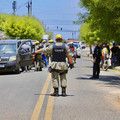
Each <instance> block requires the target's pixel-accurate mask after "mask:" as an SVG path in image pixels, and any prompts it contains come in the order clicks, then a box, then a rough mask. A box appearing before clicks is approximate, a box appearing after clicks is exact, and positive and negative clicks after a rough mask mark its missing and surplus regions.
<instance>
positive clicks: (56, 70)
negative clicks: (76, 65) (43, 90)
mask: <svg viewBox="0 0 120 120" xmlns="http://www.w3.org/2000/svg"><path fill="white" fill-rule="evenodd" d="M55 45H56V46H62V45H63V43H61V42H56V44H55ZM53 46H54V45H51V46H50V47H49V48H46V51H47V52H48V53H49V54H50V55H51V57H53ZM64 49H65V50H66V56H65V59H66V58H67V53H68V52H69V49H68V47H67V46H65V48H64ZM51 59H52V58H51ZM60 59H61V58H60ZM58 61H59V60H58ZM50 68H51V77H52V84H53V88H54V89H56V88H57V89H58V88H59V80H60V83H61V87H62V88H63V89H64V90H65V89H66V87H67V79H66V74H67V71H68V63H67V62H66V61H63V62H57V61H54V60H52V61H51V63H50ZM64 90H63V91H64Z"/></svg>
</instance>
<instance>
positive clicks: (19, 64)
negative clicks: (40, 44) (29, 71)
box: [0, 40, 32, 73]
mask: <svg viewBox="0 0 120 120" xmlns="http://www.w3.org/2000/svg"><path fill="white" fill-rule="evenodd" d="M27 46H28V48H27ZM31 64H32V42H31V40H0V72H4V71H13V72H16V73H20V69H22V70H23V69H25V67H26V66H29V65H31Z"/></svg>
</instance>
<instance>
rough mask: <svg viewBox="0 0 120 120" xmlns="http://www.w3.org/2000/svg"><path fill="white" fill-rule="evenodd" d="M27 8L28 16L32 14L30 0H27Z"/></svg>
mask: <svg viewBox="0 0 120 120" xmlns="http://www.w3.org/2000/svg"><path fill="white" fill-rule="evenodd" d="M27 8H28V16H32V0H28V3H27Z"/></svg>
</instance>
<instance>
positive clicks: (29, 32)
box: [0, 14, 45, 40]
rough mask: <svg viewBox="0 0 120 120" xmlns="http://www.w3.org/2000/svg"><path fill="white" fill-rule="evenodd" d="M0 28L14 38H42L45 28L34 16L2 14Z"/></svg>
mask: <svg viewBox="0 0 120 120" xmlns="http://www.w3.org/2000/svg"><path fill="white" fill-rule="evenodd" d="M0 22H1V23H2V25H0V30H2V31H4V32H5V33H6V34H7V35H8V36H10V37H12V38H20V39H34V40H41V39H42V36H43V34H45V29H44V27H43V25H42V24H41V22H40V21H39V20H37V19H36V18H34V17H27V16H11V15H4V14H1V15H0Z"/></svg>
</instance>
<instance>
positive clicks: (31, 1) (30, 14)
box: [29, 0, 32, 16]
mask: <svg viewBox="0 0 120 120" xmlns="http://www.w3.org/2000/svg"><path fill="white" fill-rule="evenodd" d="M29 4H30V16H32V0H30V2H29Z"/></svg>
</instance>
